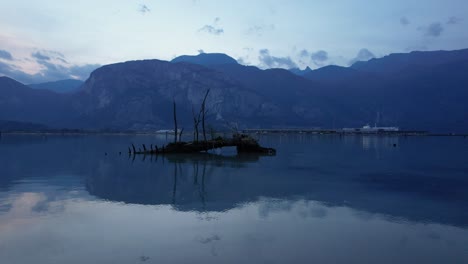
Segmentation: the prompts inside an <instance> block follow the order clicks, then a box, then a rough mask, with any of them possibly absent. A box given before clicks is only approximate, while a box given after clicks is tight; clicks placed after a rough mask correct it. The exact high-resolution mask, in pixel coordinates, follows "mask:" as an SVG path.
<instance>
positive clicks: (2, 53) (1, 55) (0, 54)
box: [0, 50, 13, 61]
mask: <svg viewBox="0 0 468 264" xmlns="http://www.w3.org/2000/svg"><path fill="white" fill-rule="evenodd" d="M0 59H4V60H10V61H11V60H13V56H11V53H10V52H8V51H6V50H0Z"/></svg>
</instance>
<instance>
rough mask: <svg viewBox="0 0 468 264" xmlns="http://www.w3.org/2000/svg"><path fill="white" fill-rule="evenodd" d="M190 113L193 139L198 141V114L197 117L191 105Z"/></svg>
mask: <svg viewBox="0 0 468 264" xmlns="http://www.w3.org/2000/svg"><path fill="white" fill-rule="evenodd" d="M192 115H193V141H195V142H198V124H200V114H198V117H197V116H196V115H195V110H194V109H193V105H192Z"/></svg>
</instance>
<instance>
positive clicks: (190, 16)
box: [0, 0, 468, 82]
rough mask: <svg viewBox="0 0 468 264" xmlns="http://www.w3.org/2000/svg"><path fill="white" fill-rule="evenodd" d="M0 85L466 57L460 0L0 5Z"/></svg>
mask: <svg viewBox="0 0 468 264" xmlns="http://www.w3.org/2000/svg"><path fill="white" fill-rule="evenodd" d="M0 12H1V15H0V75H7V76H10V77H13V78H15V79H18V80H20V81H22V82H39V81H47V80H57V79H64V78H69V77H73V78H81V79H85V78H87V76H88V74H89V72H90V71H91V70H92V69H94V68H96V67H98V66H99V65H103V64H109V63H115V62H121V61H127V60H138V59H152V58H156V59H163V60H170V59H172V58H174V57H175V56H178V55H182V54H198V53H199V52H222V53H226V54H228V55H230V56H232V57H233V58H235V59H238V60H239V61H240V62H241V63H243V64H249V65H256V66H259V67H261V68H271V67H282V68H291V67H300V68H304V67H306V66H310V67H311V68H313V69H315V68H318V67H322V66H325V65H329V64H337V65H343V66H348V65H349V64H350V63H352V62H354V61H357V60H367V59H370V58H372V57H382V56H385V55H387V54H390V53H397V52H409V51H413V50H440V49H443V50H454V49H463V48H468V1H467V0H392V1H388V0H303V1H302V0H236V1H230V0H229V1H227V0H171V1H169V0H166V1H163V0H141V1H138V0H99V1H98V0H80V1H64V0H14V1H13V0H0Z"/></svg>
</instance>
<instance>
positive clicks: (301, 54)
mask: <svg viewBox="0 0 468 264" xmlns="http://www.w3.org/2000/svg"><path fill="white" fill-rule="evenodd" d="M299 57H301V58H308V57H310V53H309V51H308V50H305V49H304V50H301V51H300V52H299Z"/></svg>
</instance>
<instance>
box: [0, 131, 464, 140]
mask: <svg viewBox="0 0 468 264" xmlns="http://www.w3.org/2000/svg"><path fill="white" fill-rule="evenodd" d="M239 132H240V133H244V134H257V135H279V134H283V135H285V134H288V135H289V134H290V135H304V134H305V135H317V136H324V135H325V136H327V135H328V136H330V135H332V136H377V137H384V136H387V137H388V136H391V137H409V136H411V137H464V138H466V137H468V133H429V132H421V131H399V132H377V133H363V132H341V131H340V132H338V131H336V130H321V131H317V130H287V129H285V130H281V129H278V130H261V129H258V130H241V131H239ZM226 133H232V132H226V131H224V132H222V131H220V132H217V133H216V134H226ZM183 134H185V135H191V134H192V132H185V133H183ZM2 135H55V136H91V135H103V136H131V135H134V136H145V135H151V136H157V135H160V136H174V134H171V133H167V134H161V133H156V132H142V131H140V132H137V131H135V132H130V131H125V132H123V131H122V132H94V131H65V132H60V131H0V137H1V136H2Z"/></svg>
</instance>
